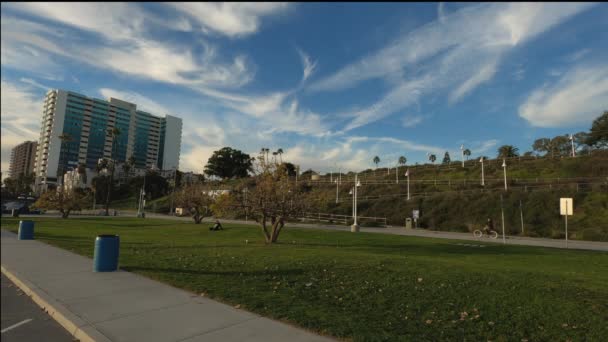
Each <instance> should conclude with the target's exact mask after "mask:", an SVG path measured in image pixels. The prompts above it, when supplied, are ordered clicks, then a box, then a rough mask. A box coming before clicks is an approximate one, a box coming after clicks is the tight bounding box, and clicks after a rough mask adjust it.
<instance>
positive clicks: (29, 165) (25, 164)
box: [9, 141, 37, 178]
mask: <svg viewBox="0 0 608 342" xmlns="http://www.w3.org/2000/svg"><path fill="white" fill-rule="evenodd" d="M36 145H37V143H36V142H35V141H26V142H24V143H21V144H19V145H17V146H15V147H14V148H13V150H12V151H11V165H10V167H9V176H10V177H11V178H17V177H19V175H22V174H29V173H32V172H34V163H35V162H36Z"/></svg>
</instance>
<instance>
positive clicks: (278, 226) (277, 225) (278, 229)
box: [270, 218, 285, 243]
mask: <svg viewBox="0 0 608 342" xmlns="http://www.w3.org/2000/svg"><path fill="white" fill-rule="evenodd" d="M284 225H285V223H284V222H283V219H282V218H280V219H278V220H277V221H276V222H275V224H274V225H273V227H272V239H271V241H270V242H271V243H273V242H277V240H278V239H279V234H280V233H281V229H282V228H283V226H284Z"/></svg>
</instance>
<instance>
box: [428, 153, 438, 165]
mask: <svg viewBox="0 0 608 342" xmlns="http://www.w3.org/2000/svg"><path fill="white" fill-rule="evenodd" d="M429 160H430V161H431V163H433V164H435V160H437V156H435V155H434V154H431V155H429Z"/></svg>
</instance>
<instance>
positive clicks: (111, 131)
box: [106, 127, 121, 216]
mask: <svg viewBox="0 0 608 342" xmlns="http://www.w3.org/2000/svg"><path fill="white" fill-rule="evenodd" d="M120 133H121V132H120V129H118V127H113V128H112V129H109V130H108V135H110V136H112V150H111V153H110V160H109V161H107V163H106V167H109V168H110V183H109V184H108V193H107V196H106V216H109V215H110V196H111V192H112V185H113V184H114V169H115V166H116V160H115V159H114V158H115V157H114V156H115V155H116V150H117V149H118V141H117V140H118V137H119V136H120Z"/></svg>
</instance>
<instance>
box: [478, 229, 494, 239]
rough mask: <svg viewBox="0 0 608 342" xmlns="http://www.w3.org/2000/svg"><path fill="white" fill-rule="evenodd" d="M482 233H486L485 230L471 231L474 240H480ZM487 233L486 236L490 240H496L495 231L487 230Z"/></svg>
mask: <svg viewBox="0 0 608 342" xmlns="http://www.w3.org/2000/svg"><path fill="white" fill-rule="evenodd" d="M484 231H486V229H484V230H479V229H476V230H475V231H473V236H475V237H476V238H478V239H479V238H481V237H482V236H483V235H484V234H483V233H484ZM487 231H489V233H488V234H487V236H488V237H489V238H490V239H496V238H498V233H497V232H496V231H495V230H491V229H487Z"/></svg>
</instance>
